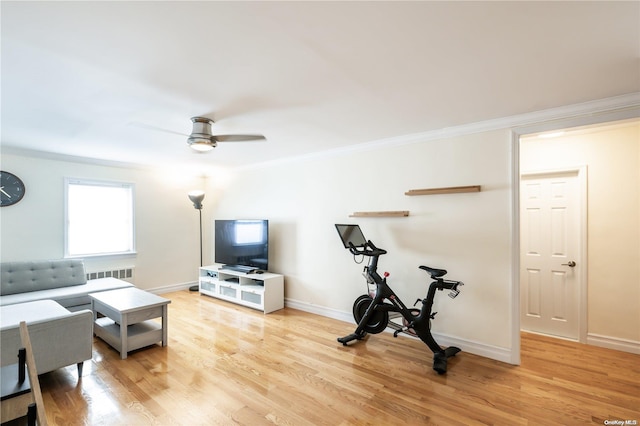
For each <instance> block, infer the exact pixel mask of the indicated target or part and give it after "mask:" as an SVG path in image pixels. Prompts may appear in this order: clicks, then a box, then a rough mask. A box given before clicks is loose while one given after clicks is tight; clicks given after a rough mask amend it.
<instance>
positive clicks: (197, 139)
mask: <svg viewBox="0 0 640 426" xmlns="http://www.w3.org/2000/svg"><path fill="white" fill-rule="evenodd" d="M191 122H192V123H193V130H192V131H191V134H190V135H189V139H187V144H189V146H190V147H191V148H192V149H193V150H195V151H198V152H207V151H211V150H212V149H213V148H215V147H216V146H217V145H218V142H245V141H259V140H266V138H265V137H264V136H262V135H213V134H212V133H211V125H212V124H213V120H212V119H210V118H207V117H191Z"/></svg>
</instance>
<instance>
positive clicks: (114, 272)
mask: <svg viewBox="0 0 640 426" xmlns="http://www.w3.org/2000/svg"><path fill="white" fill-rule="evenodd" d="M108 277H113V278H118V279H121V280H124V281H127V282H130V283H131V284H134V278H135V267H133V266H127V267H124V268H118V269H110V270H106V271H96V272H87V280H95V279H96V278H108Z"/></svg>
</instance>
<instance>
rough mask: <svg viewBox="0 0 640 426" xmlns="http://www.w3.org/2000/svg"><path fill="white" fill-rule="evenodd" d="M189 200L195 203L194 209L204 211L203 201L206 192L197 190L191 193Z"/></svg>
mask: <svg viewBox="0 0 640 426" xmlns="http://www.w3.org/2000/svg"><path fill="white" fill-rule="evenodd" d="M188 195H189V199H190V200H191V202H192V203H193V207H195V208H196V209H198V210H201V209H202V200H204V191H200V190H196V191H191V192H189V194H188Z"/></svg>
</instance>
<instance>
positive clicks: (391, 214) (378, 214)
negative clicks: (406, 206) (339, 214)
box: [349, 210, 409, 217]
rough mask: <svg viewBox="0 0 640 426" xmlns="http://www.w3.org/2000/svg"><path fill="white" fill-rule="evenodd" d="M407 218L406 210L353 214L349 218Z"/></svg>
mask: <svg viewBox="0 0 640 426" xmlns="http://www.w3.org/2000/svg"><path fill="white" fill-rule="evenodd" d="M406 216H409V211H408V210H396V211H386V212H353V214H350V215H349V217H406Z"/></svg>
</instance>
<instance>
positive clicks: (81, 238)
mask: <svg viewBox="0 0 640 426" xmlns="http://www.w3.org/2000/svg"><path fill="white" fill-rule="evenodd" d="M133 197H134V187H133V184H132V183H122V182H101V181H93V180H84V179H69V178H67V179H65V198H66V224H65V225H66V227H65V256H67V257H77V256H92V255H93V256H96V255H107V254H127V253H134V252H135V244H134V205H133Z"/></svg>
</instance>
